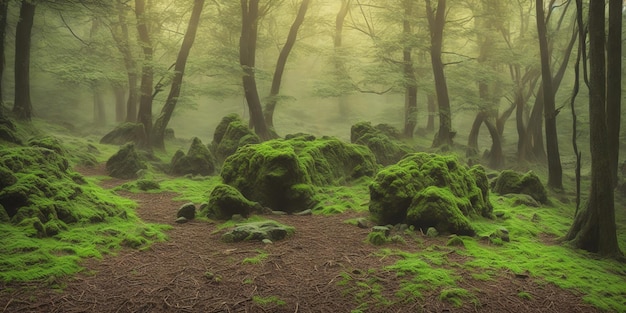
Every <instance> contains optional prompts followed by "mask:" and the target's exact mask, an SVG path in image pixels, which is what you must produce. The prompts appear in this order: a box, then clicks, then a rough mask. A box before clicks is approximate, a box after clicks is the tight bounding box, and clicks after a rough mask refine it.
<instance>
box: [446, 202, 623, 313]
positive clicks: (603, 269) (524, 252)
mask: <svg viewBox="0 0 626 313" xmlns="http://www.w3.org/2000/svg"><path fill="white" fill-rule="evenodd" d="M493 202H494V203H496V201H493ZM498 209H499V210H502V211H505V212H506V213H507V215H508V216H510V218H508V219H505V220H503V221H502V222H501V223H499V224H497V223H494V222H493V221H488V220H479V221H475V222H474V226H475V227H476V229H477V230H478V232H479V235H483V236H485V235H488V234H490V233H491V232H493V231H494V230H496V229H497V228H498V227H505V228H506V229H507V230H508V231H509V234H510V237H511V242H508V243H503V244H502V245H499V246H494V245H490V244H484V243H482V242H480V241H476V240H466V241H465V247H466V249H465V250H463V251H458V253H461V254H465V255H467V256H471V257H472V258H471V260H469V261H468V262H466V263H465V266H466V268H468V269H470V270H471V269H477V270H478V271H479V272H483V271H485V270H500V269H507V270H510V271H512V272H513V273H529V274H530V275H531V276H532V277H534V278H539V279H542V280H544V281H546V282H551V283H554V284H555V285H557V286H559V287H561V288H565V289H575V290H578V291H580V292H583V293H584V294H585V296H584V297H583V299H584V300H585V301H586V302H588V303H590V304H592V305H594V306H596V307H598V308H600V309H602V310H607V311H626V302H624V300H623V299H624V297H626V266H625V265H624V264H622V263H619V262H617V261H614V260H606V259H598V258H597V257H596V256H595V255H593V254H589V253H587V252H584V251H579V250H574V249H572V248H571V247H568V246H563V245H558V244H554V243H546V242H545V241H546V238H550V237H552V238H557V237H561V236H564V235H565V234H566V232H567V231H568V229H569V226H570V224H571V222H572V218H573V209H571V208H569V207H566V206H563V205H559V204H558V202H557V204H556V206H555V207H541V208H527V207H524V206H517V207H508V206H506V203H504V205H503V206H502V207H500V208H498ZM533 215H536V216H539V218H536V217H535V218H534V219H533ZM622 238H623V237H622ZM620 244H621V245H622V247H623V246H624V241H621V242H620Z"/></svg>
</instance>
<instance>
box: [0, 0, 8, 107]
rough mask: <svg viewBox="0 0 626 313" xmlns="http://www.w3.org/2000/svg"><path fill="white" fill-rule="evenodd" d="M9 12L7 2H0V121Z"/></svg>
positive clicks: (2, 105) (2, 0)
mask: <svg viewBox="0 0 626 313" xmlns="http://www.w3.org/2000/svg"><path fill="white" fill-rule="evenodd" d="M8 10H9V0H0V119H1V118H2V117H3V116H4V97H3V92H2V91H3V88H2V78H3V77H4V68H5V65H6V63H5V57H4V40H5V37H6V33H7V13H8Z"/></svg>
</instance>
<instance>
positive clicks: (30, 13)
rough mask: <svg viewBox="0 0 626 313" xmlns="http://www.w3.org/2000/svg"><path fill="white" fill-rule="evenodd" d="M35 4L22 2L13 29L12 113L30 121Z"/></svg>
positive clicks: (31, 110) (31, 111) (31, 112)
mask: <svg viewBox="0 0 626 313" xmlns="http://www.w3.org/2000/svg"><path fill="white" fill-rule="evenodd" d="M34 20H35V4H34V3H31V2H30V1H26V0H24V1H22V6H21V8H20V20H19V21H18V22H17V27H16V29H15V101H14V103H13V113H15V116H16V118H18V119H21V120H27V121H30V119H31V117H32V114H33V105H32V103H31V100H30V41H31V31H32V28H33V22H34Z"/></svg>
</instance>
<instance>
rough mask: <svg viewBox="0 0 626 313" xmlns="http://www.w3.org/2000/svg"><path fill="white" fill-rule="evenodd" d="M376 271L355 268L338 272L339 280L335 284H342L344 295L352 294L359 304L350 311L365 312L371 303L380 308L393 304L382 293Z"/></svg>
mask: <svg viewBox="0 0 626 313" xmlns="http://www.w3.org/2000/svg"><path fill="white" fill-rule="evenodd" d="M376 273H377V270H376V269H369V270H368V271H366V272H363V271H361V270H356V269H355V270H352V271H351V272H350V273H348V272H342V273H341V274H340V275H341V280H339V281H338V282H337V285H339V286H344V287H345V289H344V291H343V293H344V295H347V294H349V295H352V296H354V299H355V300H356V302H357V303H359V306H358V307H357V308H355V309H354V310H352V312H365V311H367V310H368V309H369V307H370V306H371V305H373V306H375V307H379V308H380V307H385V306H389V305H391V304H393V301H391V300H389V299H388V298H387V297H385V295H384V294H383V291H384V289H383V286H382V285H381V284H380V283H379V280H380V279H379V278H378V277H377V276H376Z"/></svg>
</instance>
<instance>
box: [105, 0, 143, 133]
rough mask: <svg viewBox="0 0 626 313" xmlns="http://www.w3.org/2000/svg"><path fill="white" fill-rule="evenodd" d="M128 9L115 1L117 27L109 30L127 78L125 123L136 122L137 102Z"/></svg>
mask: <svg viewBox="0 0 626 313" xmlns="http://www.w3.org/2000/svg"><path fill="white" fill-rule="evenodd" d="M127 12H128V7H127V6H126V4H125V3H123V2H122V0H117V15H118V25H116V26H117V27H113V28H111V34H112V35H113V39H114V40H115V43H116V46H117V49H118V50H119V51H120V53H121V54H122V57H123V58H124V67H125V68H126V76H127V77H128V99H127V100H126V119H125V120H126V122H131V123H134V122H136V121H137V100H138V95H139V91H138V90H137V78H138V76H139V75H138V74H137V63H136V62H135V58H134V57H133V53H132V51H131V48H130V35H129V34H128V23H127V22H126V13H127Z"/></svg>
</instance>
